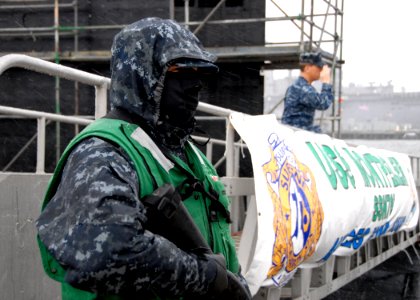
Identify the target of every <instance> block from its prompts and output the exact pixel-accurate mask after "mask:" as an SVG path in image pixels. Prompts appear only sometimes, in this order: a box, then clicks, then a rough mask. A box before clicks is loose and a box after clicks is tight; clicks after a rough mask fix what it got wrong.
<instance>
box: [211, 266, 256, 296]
mask: <svg viewBox="0 0 420 300" xmlns="http://www.w3.org/2000/svg"><path fill="white" fill-rule="evenodd" d="M227 275H228V287H227V289H226V290H225V291H224V292H223V293H222V295H221V297H218V299H231V300H251V298H252V296H251V292H250V291H249V288H248V284H247V283H246V281H245V280H243V281H242V280H241V279H240V278H239V276H238V275H235V274H233V273H232V272H230V271H227Z"/></svg>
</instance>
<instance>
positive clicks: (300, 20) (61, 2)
mask: <svg viewBox="0 0 420 300" xmlns="http://www.w3.org/2000/svg"><path fill="white" fill-rule="evenodd" d="M182 1H183V7H180V6H179V5H180V2H181V3H182ZM88 2H90V1H88ZM197 2H198V1H194V0H181V1H175V0H169V1H168V2H167V3H169V4H168V5H167V7H166V8H163V9H167V16H168V17H169V18H172V19H177V21H178V22H180V23H181V24H183V25H185V26H187V27H189V28H190V29H191V31H193V32H194V33H195V34H197V35H199V34H200V32H201V31H202V30H203V28H211V26H217V25H233V24H235V25H239V24H264V25H265V27H266V28H267V27H268V26H273V24H274V26H278V28H281V26H283V24H289V25H291V26H292V27H293V29H290V27H285V29H284V30H282V31H280V32H279V33H278V34H279V36H283V35H284V33H291V32H292V31H294V33H295V35H294V36H293V37H289V38H288V40H285V41H275V42H266V43H264V44H261V45H250V46H220V47H215V46H212V45H206V48H207V49H208V50H209V51H210V52H212V53H214V54H215V55H216V56H217V57H218V62H219V63H233V64H235V63H237V64H246V63H259V64H260V66H261V70H274V69H297V68H298V66H299V56H300V54H301V53H302V52H307V51H320V52H321V53H322V56H323V58H324V60H325V61H327V63H328V64H329V65H330V66H331V69H332V80H333V86H334V88H335V101H334V102H333V104H332V106H331V108H330V110H329V111H328V113H329V115H328V116H324V114H322V115H321V118H320V119H318V121H319V122H324V123H325V122H329V124H330V130H328V131H327V133H329V134H331V135H332V136H334V137H340V121H341V113H340V112H341V94H342V69H341V67H342V64H343V63H344V61H343V58H342V40H343V39H342V35H343V6H344V0H301V1H300V3H298V1H295V0H293V1H291V0H289V1H275V0H267V3H266V5H267V6H268V5H271V6H274V7H275V8H274V9H275V10H276V12H277V15H275V16H270V17H267V13H266V16H265V17H261V18H239V17H236V18H227V17H226V18H222V19H215V16H216V15H217V14H216V13H217V12H218V11H219V12H220V11H222V10H223V9H224V8H225V7H226V6H227V5H228V3H227V2H228V0H219V1H217V0H215V1H208V2H209V3H210V2H211V3H214V6H213V7H207V10H206V13H207V14H206V16H205V17H204V18H203V19H201V20H192V15H193V12H194V10H195V11H197V10H199V9H200V8H199V7H197ZM243 2H244V1H242V3H243ZM84 5H85V3H84ZM194 5H195V6H194ZM81 6H82V5H81V3H80V2H79V1H78V0H71V1H70V0H54V3H53V4H52V3H51V1H45V0H25V1H18V0H3V1H0V13H1V12H16V11H17V12H22V11H24V12H25V11H31V12H41V11H42V12H44V13H45V12H47V13H49V12H51V17H52V19H51V26H43V27H26V26H19V27H13V28H0V39H1V38H21V39H36V38H40V37H43V38H46V37H47V38H51V39H53V40H54V46H53V49H52V50H51V51H35V52H34V51H31V52H27V51H22V52H19V53H20V54H26V55H30V56H33V57H36V58H42V59H45V60H49V61H53V62H55V63H70V62H108V61H109V60H110V56H111V53H110V51H109V49H106V50H105V49H93V50H81V49H80V47H79V39H80V37H81V34H82V33H83V34H86V33H90V34H94V33H95V34H96V33H100V32H106V31H110V30H114V31H115V30H120V29H121V28H123V27H124V26H126V24H95V25H92V24H81V23H80V21H79V14H80V11H81ZM63 12H64V13H66V14H67V16H68V15H69V14H72V18H71V21H72V24H71V26H70V25H69V24H65V25H63V24H61V23H60V15H61V13H63ZM221 15H222V16H229V14H227V13H226V14H221ZM46 22H48V21H46ZM66 23H69V20H67V22H66ZM63 38H66V40H68V39H69V38H70V39H72V40H73V42H72V43H73V46H72V47H71V49H69V47H68V46H67V49H65V50H63V49H62V48H63V47H62V45H61V40H62V39H63ZM5 54H8V53H1V52H0V56H3V55H5ZM276 106H278V105H276ZM55 107H56V108H55V112H56V113H60V112H61V110H60V79H59V78H58V77H56V79H55ZM74 115H76V116H77V115H79V85H78V83H77V82H76V83H75V84H74ZM78 131H79V129H78V125H76V126H75V133H77V132H78ZM56 140H57V143H56V158H57V159H58V157H59V156H60V153H61V150H62V149H61V146H60V142H59V141H60V124H59V122H56Z"/></svg>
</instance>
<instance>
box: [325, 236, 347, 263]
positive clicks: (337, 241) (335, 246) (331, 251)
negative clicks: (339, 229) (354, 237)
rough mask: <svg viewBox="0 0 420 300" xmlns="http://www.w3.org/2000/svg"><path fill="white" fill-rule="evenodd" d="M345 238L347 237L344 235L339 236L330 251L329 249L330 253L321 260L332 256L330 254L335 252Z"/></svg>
mask: <svg viewBox="0 0 420 300" xmlns="http://www.w3.org/2000/svg"><path fill="white" fill-rule="evenodd" d="M345 238H346V236H342V237H341V238H337V239H336V240H335V242H334V245H333V246H332V247H331V249H330V251H328V253H327V254H325V256H324V257H323V258H321V259H320V261H319V262H321V261H327V260H328V259H329V258H330V256H331V255H332V254H333V253H334V252H335V250H337V249H338V247H339V246H340V244H341V243H342V242H343V241H344V239H345Z"/></svg>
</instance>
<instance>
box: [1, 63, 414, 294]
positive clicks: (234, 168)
mask: <svg viewBox="0 0 420 300" xmlns="http://www.w3.org/2000/svg"><path fill="white" fill-rule="evenodd" d="M6 60H7V62H5V61H6ZM16 66H17V67H23V68H27V69H30V70H34V71H37V72H41V73H45V74H50V75H52V76H59V77H61V78H66V79H70V80H75V81H78V82H82V83H85V84H89V85H92V86H95V87H96V88H97V91H98V88H99V89H105V87H108V86H109V79H108V78H105V77H101V76H97V75H92V74H89V73H86V72H82V71H79V70H75V69H72V68H67V67H63V66H60V65H57V64H54V63H50V62H47V61H42V60H40V59H34V58H28V57H24V56H15V55H11V56H8V57H1V58H0V74H1V73H3V72H4V71H5V70H6V69H7V68H10V67H16ZM104 94H105V95H106V89H105V92H104V91H103V92H102V93H98V92H97V93H96V100H95V103H97V104H98V105H100V106H101V109H99V111H98V110H95V115H96V116H98V117H99V116H102V115H104V111H103V110H102V109H103V108H105V109H106V97H104V96H103V95H104ZM198 110H199V111H201V112H205V113H209V114H212V115H215V116H219V117H222V119H225V120H226V138H225V140H213V141H212V142H211V144H210V145H209V146H208V148H207V154H208V155H210V156H211V153H212V147H213V145H216V144H218V145H222V146H225V153H224V159H225V161H226V177H225V178H223V182H224V184H225V186H226V192H227V195H228V196H230V197H233V198H235V197H239V196H245V197H247V199H248V204H249V205H250V206H249V208H248V211H247V213H246V214H245V213H244V212H241V211H240V210H239V208H238V207H237V205H238V201H233V207H232V217H233V218H234V219H236V220H235V222H236V223H235V224H234V227H235V228H234V229H235V230H237V229H238V228H239V227H240V225H239V224H238V218H239V217H243V218H245V215H246V218H247V222H248V220H251V221H250V222H251V223H252V222H254V221H255V222H256V218H254V217H255V216H254V217H253V215H254V213H256V211H255V212H253V211H252V205H253V203H254V204H255V197H254V196H255V190H254V188H253V184H252V182H253V179H252V178H239V176H238V171H239V169H238V166H239V160H240V158H239V152H240V151H239V147H242V146H243V145H242V144H241V143H239V142H235V141H234V133H235V131H234V128H233V127H232V125H231V124H230V122H229V118H228V117H229V115H230V114H231V113H233V112H234V111H233V110H229V109H225V108H221V107H217V106H214V105H210V104H207V103H199V106H198ZM0 113H2V114H8V115H19V116H23V117H27V118H36V119H37V120H38V134H37V139H38V142H37V167H36V172H37V173H40V174H42V173H44V163H45V124H46V120H52V121H58V122H65V123H74V124H80V125H88V124H89V123H91V122H92V120H90V119H86V118H80V117H73V116H63V115H57V114H51V113H45V112H37V111H31V110H25V109H18V108H10V107H5V106H0ZM411 166H412V169H413V174H414V179H415V181H416V185H417V188H419V186H420V157H411ZM253 218H254V219H255V220H253ZM245 225H246V224H245ZM255 226H256V225H255ZM255 226H253V228H246V229H245V228H244V231H243V236H244V238H243V239H242V240H241V242H240V245H239V250H238V255H239V257H240V259H241V260H245V261H246V260H247V259H249V257H250V256H251V255H252V253H251V252H252V251H251V250H250V249H251V247H252V239H253V234H254V232H255ZM419 226H420V225H417V227H416V228H415V229H413V230H412V231H407V232H398V233H396V234H394V235H391V236H385V237H384V236H382V237H379V238H376V239H373V240H372V241H370V242H369V243H367V244H366V245H365V246H363V247H361V249H360V250H359V251H357V252H356V253H355V254H353V255H352V256H349V257H338V256H334V255H333V256H332V257H331V259H329V260H328V261H327V262H326V263H325V264H323V265H322V266H320V267H318V268H311V269H299V270H298V272H297V273H296V275H295V276H294V278H293V279H292V280H291V281H290V282H289V283H288V284H287V285H286V286H285V287H283V288H281V289H279V288H277V287H274V286H269V287H263V288H261V289H260V291H259V292H258V293H257V295H255V297H254V299H280V298H283V297H285V298H293V299H309V298H312V299H320V298H322V297H324V296H326V295H328V294H330V293H332V292H333V291H335V290H337V289H339V288H340V287H342V286H344V285H345V284H347V283H348V282H350V281H351V280H353V279H355V278H357V277H359V276H360V275H361V274H363V273H365V272H367V271H368V270H370V269H372V268H373V267H375V266H377V265H378V264H380V263H381V262H383V261H385V260H386V259H388V258H389V257H391V256H392V255H394V254H396V253H397V252H399V251H404V250H405V248H407V247H409V246H410V245H413V243H414V242H416V241H417V240H418V237H419V236H420V227H419ZM245 236H246V238H245Z"/></svg>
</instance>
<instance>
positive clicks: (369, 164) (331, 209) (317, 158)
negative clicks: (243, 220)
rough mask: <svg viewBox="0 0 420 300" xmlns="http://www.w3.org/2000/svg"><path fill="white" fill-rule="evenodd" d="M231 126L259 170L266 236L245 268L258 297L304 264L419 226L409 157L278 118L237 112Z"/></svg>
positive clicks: (262, 228)
mask: <svg viewBox="0 0 420 300" xmlns="http://www.w3.org/2000/svg"><path fill="white" fill-rule="evenodd" d="M231 122H232V124H233V126H234V127H235V129H236V131H237V132H238V133H239V134H240V136H241V137H242V139H243V140H244V141H245V143H246V144H247V146H248V148H249V151H250V153H251V158H252V165H253V171H254V179H255V193H256V201H257V203H256V206H257V215H258V239H257V242H256V247H255V255H254V259H253V262H252V263H251V265H250V267H249V268H248V270H245V277H246V278H247V279H249V281H250V286H251V289H252V291H253V293H255V292H256V290H257V289H258V288H259V287H260V286H261V285H262V284H263V282H264V281H266V280H269V281H270V282H271V281H272V282H274V283H275V284H276V285H279V286H282V285H284V284H285V283H286V282H287V281H288V280H289V279H290V278H291V277H292V275H293V274H294V272H295V271H296V269H297V268H298V267H305V266H311V265H314V264H320V263H322V262H324V261H326V260H327V259H328V258H329V257H330V256H331V255H332V254H334V255H349V254H351V253H354V252H355V251H357V250H358V249H359V248H360V246H361V245H363V244H364V243H366V241H368V240H370V239H373V238H376V237H378V236H381V235H385V234H392V233H394V232H396V231H399V230H408V229H412V228H414V227H415V226H416V224H417V222H418V219H419V208H418V196H417V191H416V187H415V182H414V178H413V175H412V170H411V165H410V160H409V157H408V156H407V155H405V154H401V153H396V152H391V151H387V150H379V149H374V148H368V147H364V146H358V147H352V146H349V145H347V144H346V143H345V142H344V141H342V140H337V139H332V138H330V137H329V136H327V135H325V134H315V133H311V132H306V131H294V130H292V129H290V128H288V127H286V126H283V125H281V124H279V122H278V121H277V120H276V118H275V116H274V115H262V116H249V115H243V114H240V113H235V114H233V115H231ZM266 283H267V281H266Z"/></svg>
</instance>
